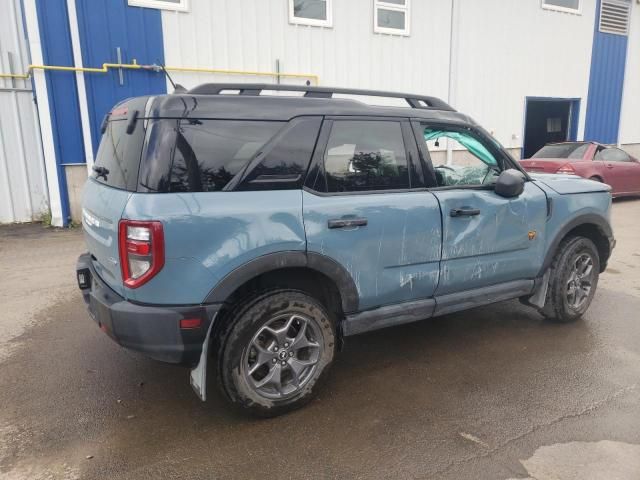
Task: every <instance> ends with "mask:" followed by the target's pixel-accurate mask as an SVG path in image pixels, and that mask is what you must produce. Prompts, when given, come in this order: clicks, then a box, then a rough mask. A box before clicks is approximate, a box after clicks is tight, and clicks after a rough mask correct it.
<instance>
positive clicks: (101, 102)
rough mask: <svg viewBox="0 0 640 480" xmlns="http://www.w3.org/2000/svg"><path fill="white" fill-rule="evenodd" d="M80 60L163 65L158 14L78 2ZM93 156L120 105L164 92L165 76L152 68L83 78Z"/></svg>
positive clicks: (113, 1)
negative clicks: (104, 125)
mask: <svg viewBox="0 0 640 480" xmlns="http://www.w3.org/2000/svg"><path fill="white" fill-rule="evenodd" d="M76 5H77V12H78V28H79V31H80V43H81V46H82V62H83V65H84V66H86V67H101V66H102V64H104V63H132V62H133V61H134V60H135V61H136V62H137V63H138V64H140V65H150V64H154V63H157V62H160V63H164V42H163V38H162V19H161V14H160V10H157V9H154V8H142V7H130V6H129V5H128V4H127V0H108V1H101V2H96V1H95V0H76ZM85 84H86V89H87V103H88V106H89V119H90V122H91V139H92V142H93V152H94V154H95V153H96V152H97V150H98V145H99V143H100V125H101V124H102V119H103V118H104V116H105V114H107V113H108V112H109V111H110V110H111V107H113V106H114V105H115V104H116V103H118V102H120V101H121V100H124V99H126V98H130V97H137V96H142V95H155V94H161V93H166V91H167V87H166V80H165V77H164V74H162V73H157V72H154V71H150V70H125V69H123V70H118V69H112V70H109V72H108V73H106V74H105V73H88V74H86V75H85Z"/></svg>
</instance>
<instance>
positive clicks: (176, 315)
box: [76, 254, 220, 365]
mask: <svg viewBox="0 0 640 480" xmlns="http://www.w3.org/2000/svg"><path fill="white" fill-rule="evenodd" d="M76 270H77V271H78V272H80V271H87V270H88V271H89V272H90V274H91V286H90V287H89V288H85V289H81V292H82V297H83V299H84V301H85V303H86V304H87V308H88V309H89V315H90V316H91V318H93V320H94V321H95V322H96V323H97V324H98V326H99V327H100V329H101V330H102V331H103V332H105V333H106V334H107V335H109V337H111V338H112V339H113V340H114V341H115V342H116V343H118V344H120V345H122V346H123V347H125V348H128V349H131V350H135V351H138V352H141V353H143V354H145V355H146V356H148V357H150V358H153V359H155V360H159V361H162V362H167V363H179V364H187V365H193V364H195V363H197V362H198V360H199V358H200V353H201V351H202V344H203V342H204V340H205V337H206V334H207V330H208V328H209V325H210V324H211V321H212V318H213V317H214V314H215V313H216V312H217V311H218V310H219V308H220V305H219V304H212V305H190V306H158V305H141V304H138V303H133V302H129V301H127V300H125V299H124V298H123V297H122V296H120V295H118V294H117V293H116V292H114V291H113V290H112V289H111V288H110V287H109V286H108V285H107V284H106V283H105V282H104V281H103V280H102V279H101V278H100V277H99V276H98V275H97V274H96V271H95V269H94V267H93V262H92V260H91V256H90V255H89V254H83V255H81V256H80V258H78V263H77V266H76ZM183 318H200V319H201V320H202V326H201V327H200V328H197V329H180V320H181V319H183Z"/></svg>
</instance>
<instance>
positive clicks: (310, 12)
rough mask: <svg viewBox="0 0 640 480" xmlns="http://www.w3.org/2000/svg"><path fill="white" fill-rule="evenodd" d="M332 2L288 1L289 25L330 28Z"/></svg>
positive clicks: (312, 0)
mask: <svg viewBox="0 0 640 480" xmlns="http://www.w3.org/2000/svg"><path fill="white" fill-rule="evenodd" d="M332 1H333V0H289V23H295V24H299V25H313V26H315V27H330V26H331V25H332V14H331V3H332Z"/></svg>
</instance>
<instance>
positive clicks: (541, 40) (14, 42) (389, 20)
mask: <svg viewBox="0 0 640 480" xmlns="http://www.w3.org/2000/svg"><path fill="white" fill-rule="evenodd" d="M638 3H640V0H636V1H635V2H634V1H633V0H482V1H479V0H0V8H1V9H2V15H0V222H14V221H30V220H32V219H37V218H38V217H40V216H41V215H42V214H43V213H44V212H48V211H50V212H51V217H52V221H53V223H54V224H55V225H66V224H67V223H68V222H69V221H70V220H71V219H72V218H73V219H77V218H78V216H79V215H78V213H79V212H78V205H79V196H80V192H81V188H82V184H83V182H84V180H85V178H86V175H87V171H88V170H87V167H90V165H91V163H92V159H93V156H94V154H95V152H96V150H97V146H98V143H99V137H100V135H99V125H100V123H101V121H102V118H103V116H104V115H105V114H106V113H107V112H108V111H109V109H110V107H111V106H112V105H113V104H114V103H116V102H117V101H119V100H121V99H123V98H126V97H129V96H135V95H145V94H157V93H164V92H166V91H171V90H172V88H171V86H170V84H168V82H167V81H166V79H165V77H164V75H163V74H162V73H160V72H158V71H156V70H153V69H150V68H145V66H149V65H154V64H160V63H164V64H165V65H166V66H167V69H168V70H169V72H170V74H171V75H172V77H173V79H174V80H175V81H176V82H177V83H180V84H182V85H184V86H185V87H187V88H189V87H192V86H195V85H197V84H200V83H204V82H215V81H235V82H261V83H262V82H281V83H304V82H307V81H309V82H310V83H311V84H316V83H317V84H320V85H331V86H341V87H353V88H365V89H376V90H394V91H403V92H414V93H419V94H426V95H434V96H438V97H441V98H443V99H444V100H447V101H448V102H449V103H450V104H451V105H452V106H453V107H454V108H456V109H458V110H460V111H463V112H465V113H468V114H469V115H471V116H472V117H474V118H475V119H476V120H477V121H479V122H480V123H481V124H482V125H483V126H485V127H486V128H487V129H488V130H490V131H491V132H492V133H493V135H494V136H495V137H496V138H497V139H498V140H499V141H500V142H501V143H502V144H504V145H505V146H506V147H508V148H509V149H510V150H511V152H512V154H513V155H514V156H516V157H518V158H519V157H521V156H522V155H523V154H524V155H529V154H531V153H533V151H535V150H536V149H537V148H538V147H539V146H541V145H542V144H544V143H545V142H546V141H558V140H567V139H575V140H582V139H585V140H595V141H600V142H602V143H608V144H621V145H622V146H623V147H624V148H626V149H627V150H628V151H629V153H631V154H632V155H637V156H640V126H639V125H638V120H637V119H636V114H637V113H636V112H639V111H640V5H639V4H638ZM60 67H63V68H60ZM34 100H37V102H36V101H34Z"/></svg>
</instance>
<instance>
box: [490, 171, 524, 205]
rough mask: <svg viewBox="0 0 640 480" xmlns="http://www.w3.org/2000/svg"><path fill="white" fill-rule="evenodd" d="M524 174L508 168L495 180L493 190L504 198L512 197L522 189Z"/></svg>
mask: <svg viewBox="0 0 640 480" xmlns="http://www.w3.org/2000/svg"><path fill="white" fill-rule="evenodd" d="M524 181H525V177H524V174H523V173H522V172H521V171H519V170H516V169H515V168H510V169H508V170H505V171H504V172H502V173H501V174H500V176H499V177H498V180H497V181H496V187H495V191H496V193H497V194H498V195H500V196H501V197H505V198H514V197H517V196H518V195H520V194H521V193H522V192H523V191H524Z"/></svg>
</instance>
